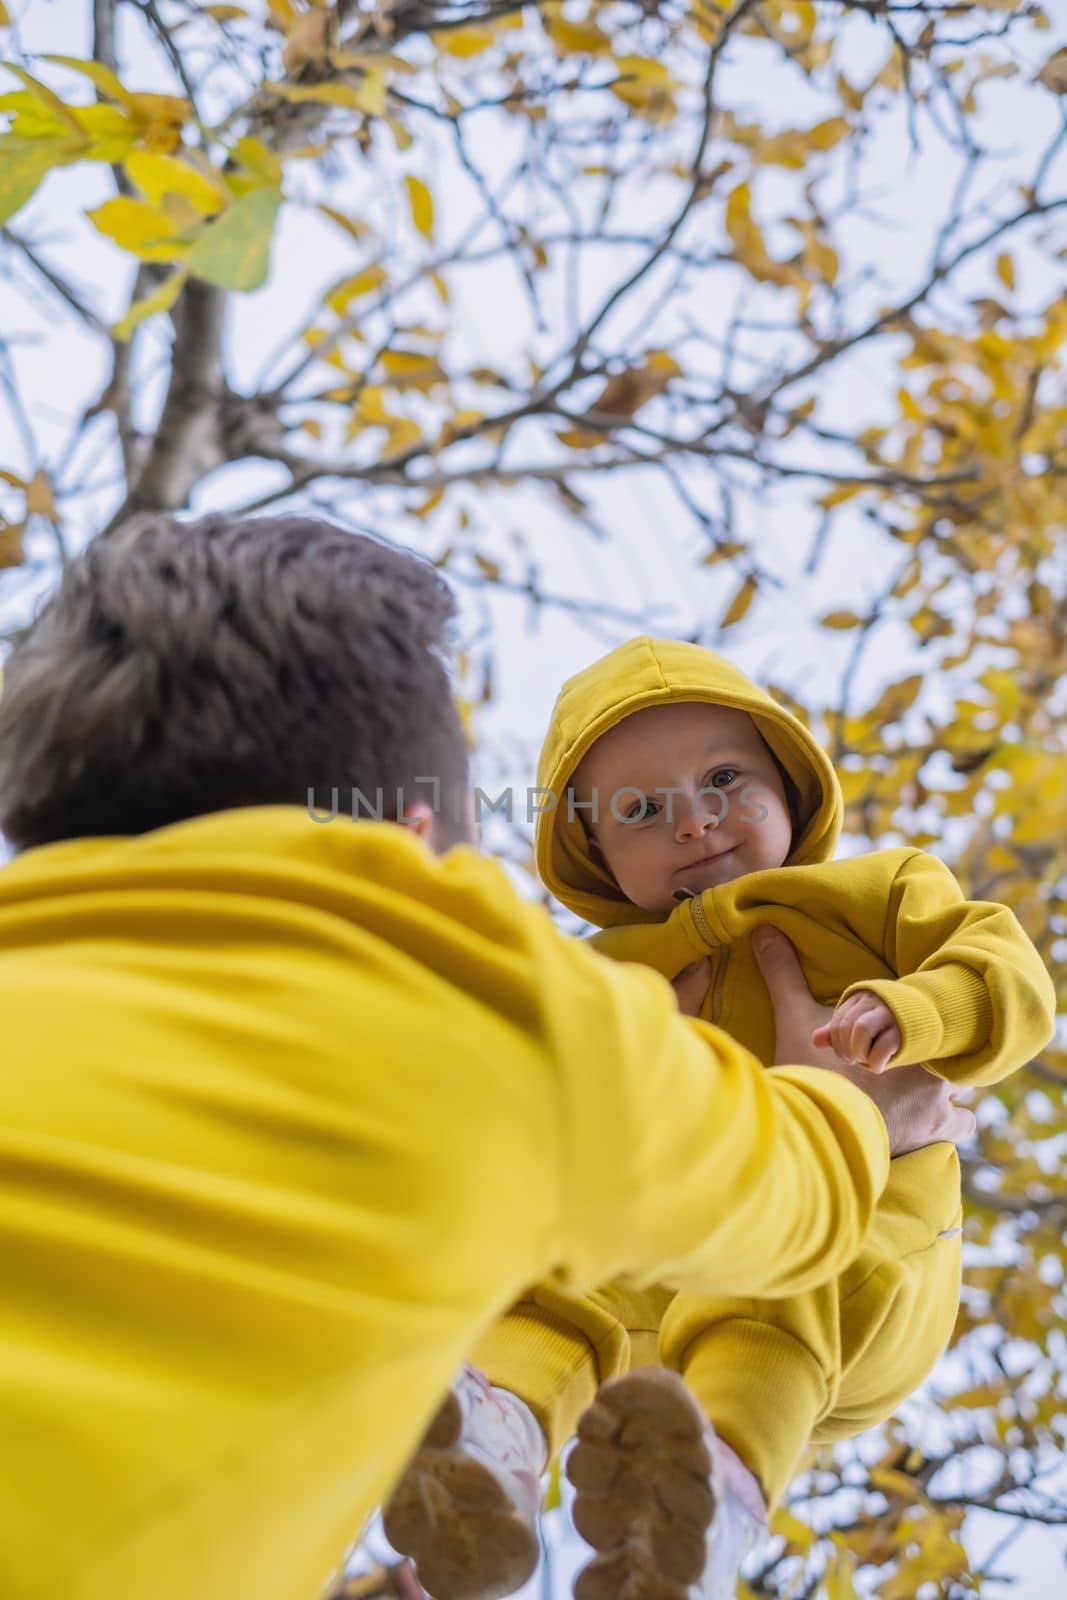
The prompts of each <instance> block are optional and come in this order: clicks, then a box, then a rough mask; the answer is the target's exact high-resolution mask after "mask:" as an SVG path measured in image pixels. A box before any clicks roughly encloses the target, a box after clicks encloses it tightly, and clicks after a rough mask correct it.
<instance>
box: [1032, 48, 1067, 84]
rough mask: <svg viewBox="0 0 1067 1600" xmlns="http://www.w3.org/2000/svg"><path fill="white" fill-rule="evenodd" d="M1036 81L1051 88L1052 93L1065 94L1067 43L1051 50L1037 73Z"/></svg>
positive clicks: (1066, 82)
mask: <svg viewBox="0 0 1067 1600" xmlns="http://www.w3.org/2000/svg"><path fill="white" fill-rule="evenodd" d="M1036 81H1037V82H1038V83H1043V84H1044V86H1045V88H1046V89H1051V91H1052V93H1053V94H1067V45H1065V46H1064V47H1063V48H1062V49H1060V50H1054V51H1053V53H1052V54H1051V55H1050V56H1049V58H1048V60H1047V61H1046V62H1045V65H1044V66H1043V67H1042V68H1041V71H1040V72H1039V73H1038V74H1037V80H1036Z"/></svg>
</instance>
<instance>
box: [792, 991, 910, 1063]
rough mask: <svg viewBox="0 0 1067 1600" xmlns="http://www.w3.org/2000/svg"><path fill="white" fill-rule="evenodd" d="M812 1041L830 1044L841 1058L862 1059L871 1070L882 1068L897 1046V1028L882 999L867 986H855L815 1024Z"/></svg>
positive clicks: (844, 1059)
mask: <svg viewBox="0 0 1067 1600" xmlns="http://www.w3.org/2000/svg"><path fill="white" fill-rule="evenodd" d="M811 1042H812V1044H814V1045H829V1046H830V1048H831V1049H832V1050H833V1051H835V1053H836V1054H837V1055H838V1056H839V1057H840V1058H841V1060H842V1061H862V1062H864V1063H865V1064H866V1065H867V1066H868V1067H870V1069H871V1071H872V1072H884V1071H885V1069H886V1067H887V1066H888V1065H889V1063H890V1061H891V1060H892V1058H893V1056H895V1055H896V1053H897V1051H898V1050H899V1049H900V1029H899V1028H898V1027H897V1022H896V1018H895V1017H894V1015H893V1013H892V1012H891V1011H890V1009H889V1007H888V1006H887V1005H886V1003H885V1001H884V1000H879V998H878V996H877V995H876V994H872V993H871V991H870V990H869V989H857V991H856V993H855V994H850V995H849V997H848V999H847V1000H842V1002H841V1004H840V1005H839V1006H835V1008H834V1014H833V1016H832V1017H831V1018H830V1020H829V1022H827V1023H825V1024H824V1025H823V1026H822V1027H821V1028H816V1029H815V1032H814V1033H813V1034H812V1036H811Z"/></svg>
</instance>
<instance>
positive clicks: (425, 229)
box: [404, 173, 434, 239]
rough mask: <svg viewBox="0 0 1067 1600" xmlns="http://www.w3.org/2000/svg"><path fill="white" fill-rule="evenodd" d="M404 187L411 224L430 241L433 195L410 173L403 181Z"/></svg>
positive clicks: (419, 179) (431, 234)
mask: <svg viewBox="0 0 1067 1600" xmlns="http://www.w3.org/2000/svg"><path fill="white" fill-rule="evenodd" d="M404 187H405V188H406V189H407V192H408V205H409V206H410V207H411V220H412V222H413V223H414V224H415V226H416V228H418V230H419V232H420V233H421V234H422V235H423V236H424V237H425V238H427V239H432V238H433V220H434V218H433V195H432V194H431V193H430V191H429V189H428V188H427V187H426V185H425V184H424V183H423V181H422V179H421V178H414V177H412V176H411V174H410V173H409V174H408V176H407V177H406V178H405V179H404Z"/></svg>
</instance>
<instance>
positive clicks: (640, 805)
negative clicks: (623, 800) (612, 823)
mask: <svg viewBox="0 0 1067 1600" xmlns="http://www.w3.org/2000/svg"><path fill="white" fill-rule="evenodd" d="M660 810H662V807H661V806H660V805H659V803H658V802H657V801H655V800H649V799H648V798H647V796H646V797H645V798H644V799H643V800H637V801H635V802H634V804H633V805H632V806H631V807H630V809H629V811H627V812H626V814H625V816H624V817H623V821H624V822H647V821H648V820H649V818H650V817H654V816H655V815H656V813H657V812H658V811H660Z"/></svg>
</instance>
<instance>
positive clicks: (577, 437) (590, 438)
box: [556, 428, 604, 450]
mask: <svg viewBox="0 0 1067 1600" xmlns="http://www.w3.org/2000/svg"><path fill="white" fill-rule="evenodd" d="M556 438H557V439H558V440H559V442H560V444H565V445H566V446H567V448H568V450H591V449H592V448H593V446H594V445H597V444H603V443H604V435H603V434H602V433H595V432H594V431H593V429H592V428H560V429H559V431H558V433H557V434H556Z"/></svg>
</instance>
